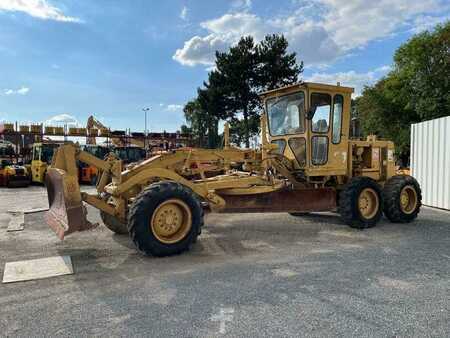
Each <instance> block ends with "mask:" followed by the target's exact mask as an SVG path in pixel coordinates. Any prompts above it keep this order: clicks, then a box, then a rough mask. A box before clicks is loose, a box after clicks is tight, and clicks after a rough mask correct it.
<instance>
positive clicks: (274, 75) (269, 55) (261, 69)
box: [257, 34, 303, 91]
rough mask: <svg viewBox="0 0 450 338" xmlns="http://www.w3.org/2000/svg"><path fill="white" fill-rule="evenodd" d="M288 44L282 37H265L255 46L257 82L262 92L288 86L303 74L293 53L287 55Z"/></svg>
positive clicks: (273, 35)
mask: <svg viewBox="0 0 450 338" xmlns="http://www.w3.org/2000/svg"><path fill="white" fill-rule="evenodd" d="M288 46H289V43H288V41H287V39H286V38H285V37H284V36H283V35H277V34H272V35H267V36H266V37H265V38H264V40H262V41H261V42H260V43H259V44H258V45H257V54H258V69H257V74H258V82H259V85H260V89H261V90H262V91H265V90H271V89H275V88H279V87H283V86H287V85H290V84H292V83H295V82H297V81H298V76H299V75H300V74H301V73H302V72H303V61H301V62H300V64H297V56H296V54H295V53H288V51H287V50H288Z"/></svg>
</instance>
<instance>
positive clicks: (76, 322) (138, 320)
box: [0, 187, 450, 337]
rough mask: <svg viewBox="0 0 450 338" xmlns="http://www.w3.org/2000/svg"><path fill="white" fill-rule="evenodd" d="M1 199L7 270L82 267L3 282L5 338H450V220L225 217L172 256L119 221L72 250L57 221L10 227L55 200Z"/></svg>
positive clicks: (0, 250)
mask: <svg viewBox="0 0 450 338" xmlns="http://www.w3.org/2000/svg"><path fill="white" fill-rule="evenodd" d="M0 196H1V197H0V201H1V202H0V274H1V275H3V269H4V264H5V262H7V261H16V260H22V259H33V258H41V257H49V256H52V255H71V256H72V260H73V264H74V269H75V274H74V275H70V276H61V277H57V278H52V279H46V280H39V281H29V282H21V283H14V284H3V285H0V335H1V336H77V337H79V336H129V335H135V336H152V337H167V336H176V337H211V336H235V337H236V336H358V337H362V336H379V337H387V336H389V337H393V336H403V337H410V336H435V337H445V336H446V337H448V336H450V323H449V318H450V299H449V298H450V213H448V212H443V211H436V210H432V209H423V212H422V213H421V215H420V218H419V219H418V220H417V221H416V222H414V223H412V224H407V225H398V224H391V223H389V222H387V221H386V220H383V221H382V222H381V223H380V224H379V225H378V226H377V227H376V228H374V229H370V230H366V231H357V230H353V229H350V228H348V227H347V226H346V225H344V224H342V223H341V221H340V220H339V218H338V217H337V216H335V215H333V214H315V215H310V216H307V217H303V218H296V217H293V216H290V215H287V214H255V215H225V216H224V215H211V216H209V218H208V220H207V225H206V227H205V230H204V233H203V234H202V236H201V237H200V239H199V241H198V243H197V244H196V245H195V247H194V248H193V250H192V251H191V252H189V253H186V254H183V255H180V256H176V257H170V258H159V259H158V258H151V257H144V256H142V255H141V254H139V253H137V252H136V251H135V249H134V247H133V246H132V244H131V243H130V241H129V240H128V238H127V236H118V235H114V234H112V233H111V232H110V231H109V230H108V229H106V228H105V227H99V228H97V229H95V230H93V231H90V232H85V233H78V234H74V235H72V236H70V237H68V238H67V239H66V240H65V241H64V242H60V241H59V240H58V239H57V238H56V236H55V235H54V234H53V233H52V232H51V230H50V229H48V228H47V226H46V225H45V223H44V220H43V213H35V214H29V215H25V229H24V230H23V231H21V232H15V233H7V232H6V228H7V226H8V222H9V217H10V216H9V215H8V214H6V211H7V210H14V209H29V208H39V207H44V206H46V203H47V202H46V195H45V192H44V189H43V188H40V187H32V188H31V189H28V190H25V189H16V190H8V189H1V190H0ZM89 218H90V219H91V220H93V221H99V215H98V212H97V211H95V210H93V209H89Z"/></svg>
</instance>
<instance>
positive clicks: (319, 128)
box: [311, 93, 331, 133]
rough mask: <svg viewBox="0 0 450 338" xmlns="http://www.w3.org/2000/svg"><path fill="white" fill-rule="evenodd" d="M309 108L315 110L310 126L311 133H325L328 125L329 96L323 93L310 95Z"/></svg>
mask: <svg viewBox="0 0 450 338" xmlns="http://www.w3.org/2000/svg"><path fill="white" fill-rule="evenodd" d="M311 107H314V108H315V113H314V116H313V119H312V125H311V128H312V131H313V132H314V133H327V132H328V127H329V125H330V111H331V96H330V95H329V94H324V93H312V94H311Z"/></svg>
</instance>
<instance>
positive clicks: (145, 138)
mask: <svg viewBox="0 0 450 338" xmlns="http://www.w3.org/2000/svg"><path fill="white" fill-rule="evenodd" d="M149 110H150V108H142V111H143V112H144V114H145V126H144V128H145V129H144V149H145V151H147V135H148V134H147V112H148V111H149Z"/></svg>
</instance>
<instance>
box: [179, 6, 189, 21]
mask: <svg viewBox="0 0 450 338" xmlns="http://www.w3.org/2000/svg"><path fill="white" fill-rule="evenodd" d="M188 11H189V10H188V8H187V7H186V6H183V8H182V9H181V12H180V19H181V20H185V21H186V20H187V18H188Z"/></svg>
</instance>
